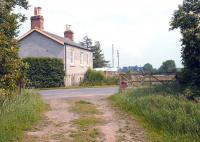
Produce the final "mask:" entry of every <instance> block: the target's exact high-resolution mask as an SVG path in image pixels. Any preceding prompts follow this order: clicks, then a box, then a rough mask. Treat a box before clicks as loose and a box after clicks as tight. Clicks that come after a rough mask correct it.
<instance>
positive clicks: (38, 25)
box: [31, 7, 44, 30]
mask: <svg viewBox="0 0 200 142" xmlns="http://www.w3.org/2000/svg"><path fill="white" fill-rule="evenodd" d="M41 9H42V8H41V7H35V8H34V16H32V17H31V29H39V30H44V18H43V16H41Z"/></svg>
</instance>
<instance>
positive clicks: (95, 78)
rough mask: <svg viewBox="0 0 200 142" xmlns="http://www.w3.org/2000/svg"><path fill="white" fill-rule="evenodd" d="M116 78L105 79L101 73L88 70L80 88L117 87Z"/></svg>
mask: <svg viewBox="0 0 200 142" xmlns="http://www.w3.org/2000/svg"><path fill="white" fill-rule="evenodd" d="M117 83H118V78H117V77H105V76H104V74H103V72H101V71H95V70H92V69H89V70H88V71H87V73H86V75H85V78H84V81H83V82H82V83H81V86H101V85H117Z"/></svg>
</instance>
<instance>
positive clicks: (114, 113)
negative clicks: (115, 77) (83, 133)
mask: <svg viewBox="0 0 200 142" xmlns="http://www.w3.org/2000/svg"><path fill="white" fill-rule="evenodd" d="M102 89H106V88H102ZM81 92H83V91H81ZM103 92H106V91H105V90H103ZM100 94H101V95H90V96H88V95H82V96H81V95H78V96H74V97H66V98H63V97H59V96H57V97H56V96H55V95H53V97H49V96H45V97H44V96H43V97H44V99H45V101H46V102H47V104H49V106H50V109H49V110H48V111H47V112H46V113H45V114H44V120H42V121H41V123H40V124H38V125H37V126H35V127H34V128H33V129H32V130H30V131H28V132H27V135H26V138H25V139H24V142H31V141H32V142H79V141H78V140H74V138H73V135H72V134H73V133H74V132H75V131H77V129H78V128H77V127H76V125H74V124H73V123H72V122H73V121H74V120H76V119H80V118H81V117H82V116H81V115H79V114H77V113H76V112H73V111H71V110H72V109H71V108H72V107H73V105H74V103H75V102H78V101H80V100H82V101H86V102H90V103H91V104H92V105H93V107H95V108H97V110H98V112H99V113H98V114H94V116H95V117H98V119H101V120H102V121H103V123H100V124H98V125H94V126H92V127H93V129H95V130H97V131H98V134H97V136H96V135H95V136H96V137H95V138H93V139H92V140H87V141H88V142H90V141H91V142H94V141H97V142H144V141H145V139H146V136H145V131H144V130H143V129H142V128H141V127H140V126H139V125H138V124H137V122H136V121H135V120H134V119H133V118H130V116H128V115H126V114H124V113H122V112H120V111H118V110H117V109H116V108H113V107H112V106H111V105H109V103H108V100H107V97H108V96H109V94H103V93H100ZM67 95H69V94H67ZM90 115H91V116H92V114H87V117H91V116H90ZM80 141H83V142H85V141H84V140H80Z"/></svg>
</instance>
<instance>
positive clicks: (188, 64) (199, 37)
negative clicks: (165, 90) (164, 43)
mask: <svg viewBox="0 0 200 142" xmlns="http://www.w3.org/2000/svg"><path fill="white" fill-rule="evenodd" d="M178 28H179V29H180V32H181V34H182V39H181V42H182V52H181V53H182V54H181V56H182V63H183V65H184V69H183V71H182V73H181V74H182V76H181V77H180V78H182V81H183V80H185V81H183V82H185V85H189V86H192V87H193V88H196V89H197V90H200V1H199V0H184V1H183V4H182V5H179V7H178V10H176V11H175V12H174V15H173V18H172V21H171V30H174V29H178Z"/></svg>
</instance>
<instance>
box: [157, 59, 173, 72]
mask: <svg viewBox="0 0 200 142" xmlns="http://www.w3.org/2000/svg"><path fill="white" fill-rule="evenodd" d="M159 72H160V73H175V72H176V64H175V62H174V60H167V61H164V62H163V63H162V65H161V66H160V68H159Z"/></svg>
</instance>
